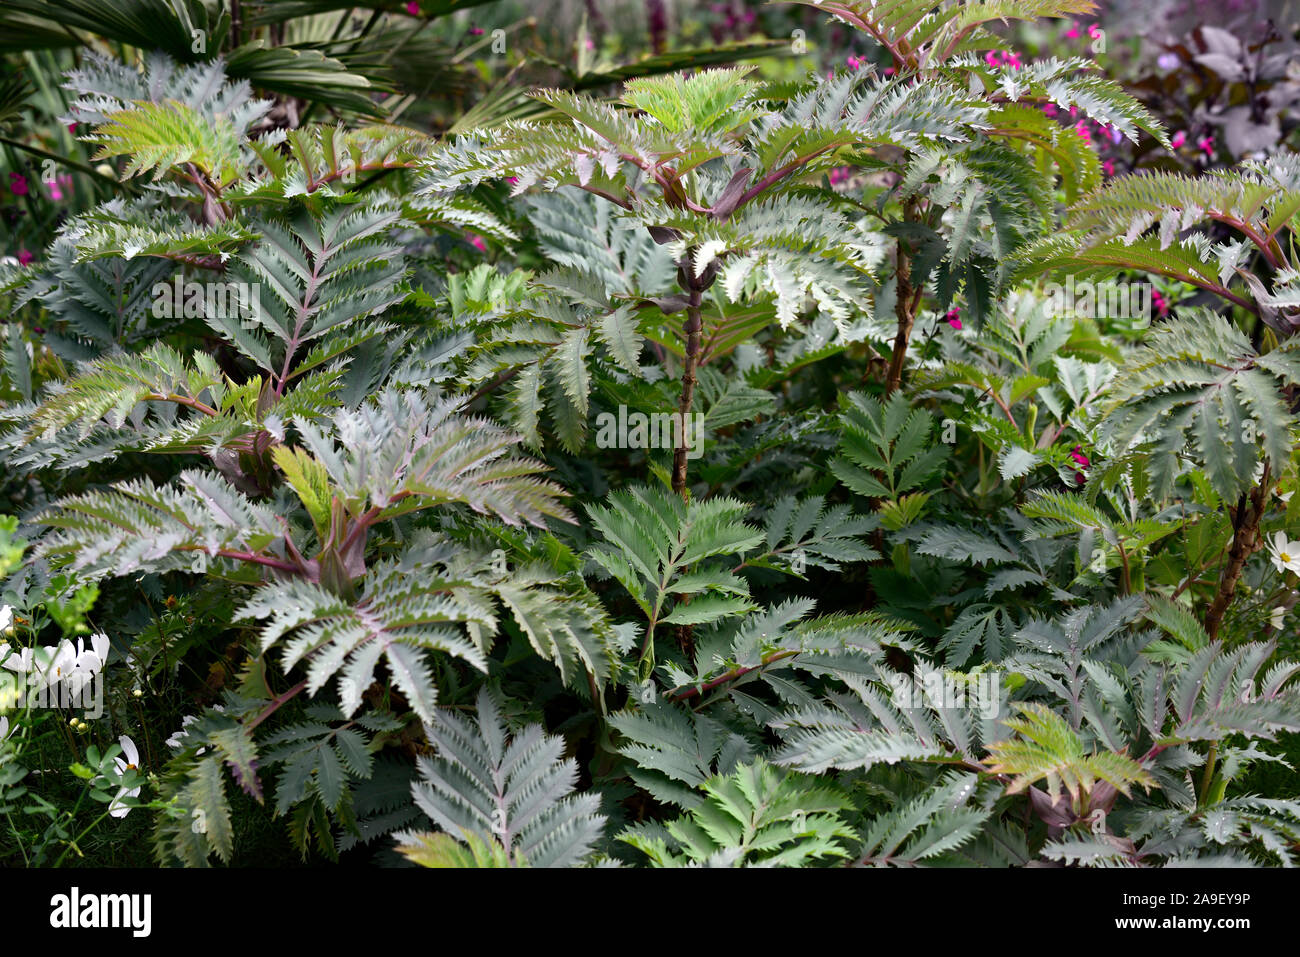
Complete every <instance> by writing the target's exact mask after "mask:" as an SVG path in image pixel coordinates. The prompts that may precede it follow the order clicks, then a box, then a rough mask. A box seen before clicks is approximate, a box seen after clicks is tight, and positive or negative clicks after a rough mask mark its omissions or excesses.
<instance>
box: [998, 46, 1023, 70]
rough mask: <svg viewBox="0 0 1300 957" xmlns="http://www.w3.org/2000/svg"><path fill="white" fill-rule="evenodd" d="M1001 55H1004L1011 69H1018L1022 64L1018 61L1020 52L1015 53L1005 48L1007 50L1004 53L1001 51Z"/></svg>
mask: <svg viewBox="0 0 1300 957" xmlns="http://www.w3.org/2000/svg"><path fill="white" fill-rule="evenodd" d="M1002 55H1003V56H1004V57H1006V63H1007V65H1008V66H1009V67H1011V69H1013V70H1019V69H1020V67H1021V66H1022V64H1021V62H1020V54H1019V53H1016V52H1015V51H1013V50H1007V51H1006V52H1005V53H1003V54H1002Z"/></svg>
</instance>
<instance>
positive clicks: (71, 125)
mask: <svg viewBox="0 0 1300 957" xmlns="http://www.w3.org/2000/svg"><path fill="white" fill-rule="evenodd" d="M68 132H69V133H71V134H72V135H73V136H76V135H77V124H76V123H69V124H68Z"/></svg>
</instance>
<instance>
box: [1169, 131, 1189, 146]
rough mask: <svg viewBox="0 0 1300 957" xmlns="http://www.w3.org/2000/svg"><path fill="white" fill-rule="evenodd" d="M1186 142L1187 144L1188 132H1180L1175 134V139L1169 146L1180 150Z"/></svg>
mask: <svg viewBox="0 0 1300 957" xmlns="http://www.w3.org/2000/svg"><path fill="white" fill-rule="evenodd" d="M1186 142H1187V131H1186V130H1179V131H1178V132H1177V133H1175V134H1174V136H1173V139H1171V140H1170V141H1169V145H1170V146H1172V147H1173V148H1174V149H1178V147H1180V146H1182V145H1183V144H1184V143H1186Z"/></svg>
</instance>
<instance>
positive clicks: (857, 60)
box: [844, 56, 867, 73]
mask: <svg viewBox="0 0 1300 957" xmlns="http://www.w3.org/2000/svg"><path fill="white" fill-rule="evenodd" d="M844 62H845V63H847V64H848V65H849V69H850V70H852V71H853V72H854V73H857V72H858V68H859V67H861V66H862V65H863V64H864V63H866V62H867V61H866V60H865V59H864V58H862V57H856V56H850V57H849V58H848V59H847V60H845V61H844Z"/></svg>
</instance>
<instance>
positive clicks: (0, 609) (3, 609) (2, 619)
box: [0, 605, 14, 631]
mask: <svg viewBox="0 0 1300 957" xmlns="http://www.w3.org/2000/svg"><path fill="white" fill-rule="evenodd" d="M13 623H14V610H13V607H12V606H10V605H0V631H8V630H9V627H10V626H11V625H12V624H13Z"/></svg>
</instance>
